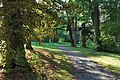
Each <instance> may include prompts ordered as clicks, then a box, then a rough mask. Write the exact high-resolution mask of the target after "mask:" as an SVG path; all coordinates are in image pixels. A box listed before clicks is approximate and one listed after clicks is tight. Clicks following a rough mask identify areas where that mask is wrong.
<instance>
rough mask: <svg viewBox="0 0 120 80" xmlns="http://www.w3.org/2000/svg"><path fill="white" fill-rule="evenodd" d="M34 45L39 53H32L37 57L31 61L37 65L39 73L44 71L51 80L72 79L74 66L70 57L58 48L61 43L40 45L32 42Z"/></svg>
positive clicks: (30, 61) (33, 64)
mask: <svg viewBox="0 0 120 80" xmlns="http://www.w3.org/2000/svg"><path fill="white" fill-rule="evenodd" d="M32 45H33V47H34V49H35V52H36V53H37V54H38V55H32V56H33V58H35V59H33V60H29V63H30V64H31V66H36V67H35V69H36V70H37V71H38V73H44V74H45V75H46V77H47V78H48V79H49V80H72V78H73V66H72V64H71V62H70V61H69V59H68V57H67V56H66V55H65V54H64V53H63V52H62V51H61V50H59V49H58V46H59V45H60V44H56V43H42V44H41V46H40V45H39V44H37V43H36V42H32ZM36 63H39V64H42V65H38V64H36ZM41 66H42V67H41Z"/></svg>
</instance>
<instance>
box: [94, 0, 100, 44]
mask: <svg viewBox="0 0 120 80" xmlns="http://www.w3.org/2000/svg"><path fill="white" fill-rule="evenodd" d="M92 16H93V25H94V29H95V39H96V43H97V44H98V45H99V44H100V40H99V39H100V20H99V16H100V11H99V3H98V1H96V0H94V1H93V14H92Z"/></svg>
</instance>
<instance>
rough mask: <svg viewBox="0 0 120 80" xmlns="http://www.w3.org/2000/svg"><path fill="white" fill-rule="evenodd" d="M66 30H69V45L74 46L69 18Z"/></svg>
mask: <svg viewBox="0 0 120 80" xmlns="http://www.w3.org/2000/svg"><path fill="white" fill-rule="evenodd" d="M68 30H69V34H70V41H71V46H74V39H73V32H72V23H71V19H68Z"/></svg>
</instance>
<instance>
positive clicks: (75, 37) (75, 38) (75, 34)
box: [74, 18, 77, 47]
mask: <svg viewBox="0 0 120 80" xmlns="http://www.w3.org/2000/svg"><path fill="white" fill-rule="evenodd" d="M74 32H75V33H74V47H76V44H77V18H76V19H75V30H74Z"/></svg>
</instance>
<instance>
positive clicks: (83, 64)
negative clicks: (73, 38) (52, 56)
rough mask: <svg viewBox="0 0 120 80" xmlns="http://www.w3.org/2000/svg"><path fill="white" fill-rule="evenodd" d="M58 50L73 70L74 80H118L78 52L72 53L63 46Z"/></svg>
mask: <svg viewBox="0 0 120 80" xmlns="http://www.w3.org/2000/svg"><path fill="white" fill-rule="evenodd" d="M59 49H61V50H63V52H64V53H66V54H67V55H68V57H69V58H70V60H71V61H72V64H73V66H74V68H75V71H74V74H75V79H74V80H118V79H116V77H115V76H113V75H112V74H111V73H110V72H109V71H107V70H106V69H105V68H103V67H102V66H101V65H99V64H97V63H95V62H93V61H92V60H91V59H89V58H87V57H85V56H84V55H82V54H80V53H79V52H75V51H72V50H70V49H68V48H66V47H64V46H60V47H59Z"/></svg>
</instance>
